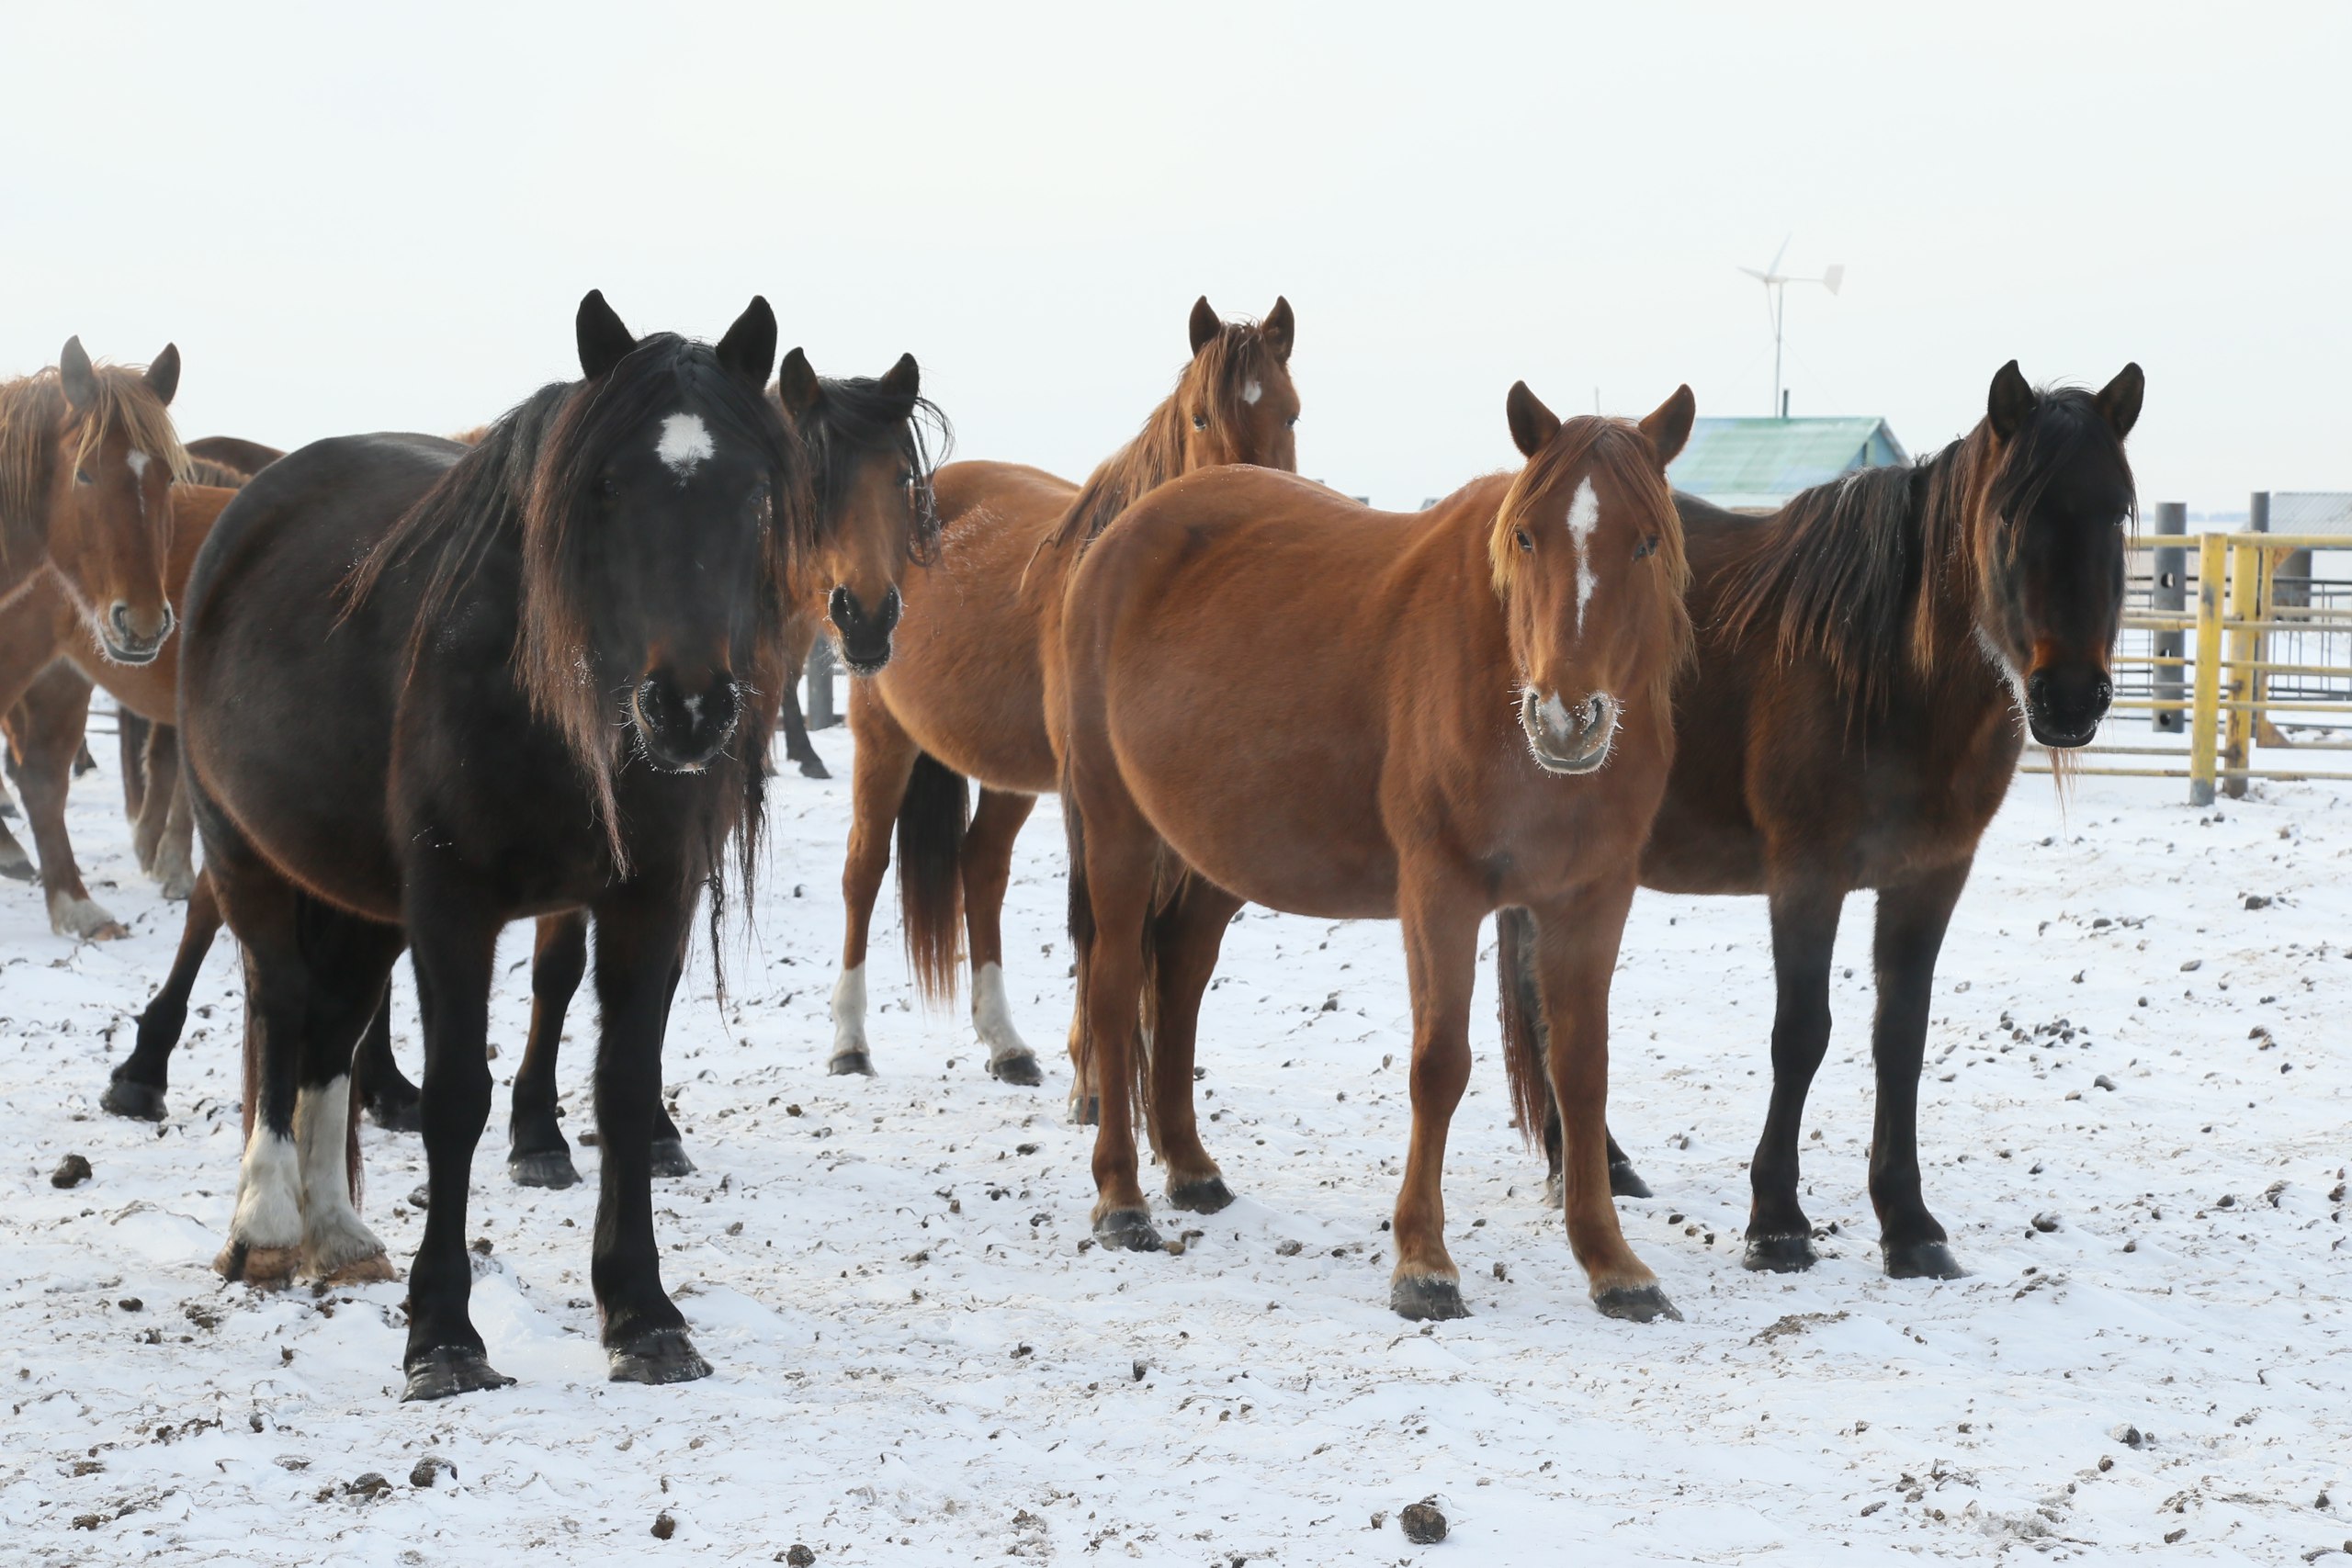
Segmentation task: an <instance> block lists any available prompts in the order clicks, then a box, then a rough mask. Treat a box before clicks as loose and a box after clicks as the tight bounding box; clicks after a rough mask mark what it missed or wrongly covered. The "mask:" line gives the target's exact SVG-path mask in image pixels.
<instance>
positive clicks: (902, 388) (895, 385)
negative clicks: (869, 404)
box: [882, 354, 922, 408]
mask: <svg viewBox="0 0 2352 1568" xmlns="http://www.w3.org/2000/svg"><path fill="white" fill-rule="evenodd" d="M882 390H883V391H884V392H885V393H887V394H888V395H889V397H890V398H891V399H892V400H894V401H898V402H902V403H905V404H906V405H907V406H908V407H909V408H912V407H913V406H914V401H915V400H916V399H917V398H919V397H922V366H920V365H917V364H916V363H915V356H914V355H911V354H902V355H899V362H898V363H897V364H896V365H893V366H892V367H890V368H889V369H888V370H886V371H884V372H883V373H882Z"/></svg>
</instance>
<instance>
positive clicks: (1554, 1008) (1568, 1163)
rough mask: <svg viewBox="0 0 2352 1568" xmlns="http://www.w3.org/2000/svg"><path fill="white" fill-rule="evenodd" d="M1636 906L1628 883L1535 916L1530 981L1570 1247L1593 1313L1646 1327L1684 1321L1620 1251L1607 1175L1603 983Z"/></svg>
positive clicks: (1645, 1272)
mask: <svg viewBox="0 0 2352 1568" xmlns="http://www.w3.org/2000/svg"><path fill="white" fill-rule="evenodd" d="M1633 902H1634V884H1633V881H1632V879H1631V878H1630V877H1629V878H1627V880H1625V881H1624V882H1623V884H1622V885H1619V886H1606V885H1602V884H1596V885H1594V886H1592V887H1591V888H1589V890H1588V891H1587V892H1585V893H1584V894H1583V895H1581V896H1580V897H1576V898H1572V899H1564V900H1561V901H1560V902H1558V903H1556V904H1554V905H1551V906H1549V907H1547V908H1543V909H1540V910H1538V911H1536V931H1535V936H1536V983H1537V987H1538V989H1539V991H1540V992H1541V994H1542V998H1543V1005H1544V1032H1545V1034H1546V1036H1547V1037H1548V1038H1549V1040H1550V1042H1551V1048H1550V1050H1549V1051H1548V1052H1547V1053H1546V1064H1545V1065H1546V1066H1548V1067H1549V1069H1550V1072H1551V1079H1552V1099H1553V1102H1554V1103H1555V1105H1557V1106H1558V1107H1559V1110H1560V1113H1561V1122H1562V1127H1563V1129H1564V1134H1565V1135H1564V1137H1563V1139H1562V1144H1563V1148H1562V1158H1561V1169H1562V1172H1563V1174H1564V1175H1565V1177H1566V1181H1565V1183H1564V1187H1565V1190H1564V1191H1563V1193H1562V1203H1563V1207H1564V1209H1565V1211H1566V1215H1567V1223H1568V1245H1569V1247H1571V1248H1573V1249H1574V1250H1575V1252H1576V1256H1577V1262H1578V1263H1580V1264H1582V1265H1583V1266H1584V1270H1585V1275H1586V1277H1587V1278H1588V1279H1589V1280H1590V1281H1591V1285H1592V1301H1593V1304H1594V1305H1595V1306H1597V1307H1599V1308H1600V1310H1601V1312H1602V1313H1603V1314H1606V1315H1608V1316H1610V1317H1622V1318H1625V1319H1628V1320H1630V1321H1632V1322H1634V1323H1647V1322H1648V1321H1650V1320H1651V1319H1652V1318H1655V1317H1660V1316H1664V1317H1671V1318H1677V1319H1679V1318H1680V1317H1681V1315H1682V1314H1680V1313H1679V1312H1677V1311H1676V1310H1675V1308H1674V1303H1672V1302H1670V1301H1668V1299H1667V1296H1666V1292H1665V1291H1664V1290H1663V1289H1662V1288H1660V1286H1659V1285H1658V1282H1657V1275H1656V1274H1653V1273H1652V1272H1650V1269H1649V1267H1648V1265H1646V1264H1645V1263H1644V1262H1643V1261H1642V1260H1641V1258H1638V1257H1637V1256H1635V1255H1634V1249H1633V1248H1632V1247H1628V1246H1627V1245H1626V1244H1625V1235H1624V1232H1623V1230H1622V1229H1620V1228H1619V1226H1618V1224H1617V1204H1616V1201H1615V1199H1614V1196H1613V1194H1612V1192H1611V1182H1610V1177H1609V1129H1608V1123H1607V1118H1608V1112H1609V982H1610V976H1611V974H1612V972H1613V971H1614V970H1615V969H1616V967H1617V949H1618V944H1619V942H1620V941H1621V939H1622V938H1623V933H1624V929H1625V912H1626V910H1627V909H1629V908H1632V906H1633Z"/></svg>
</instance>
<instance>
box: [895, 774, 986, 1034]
mask: <svg viewBox="0 0 2352 1568" xmlns="http://www.w3.org/2000/svg"><path fill="white" fill-rule="evenodd" d="M971 820H972V808H971V796H970V792H969V791H968V790H967V788H966V787H965V783H964V775H963V774H961V773H956V772H955V771H954V770H953V769H951V768H949V767H948V766H947V764H946V763H944V762H943V761H940V760H939V759H938V758H936V757H933V756H931V755H930V754H928V753H925V754H922V755H920V756H918V757H916V759H915V767H914V772H913V773H911V774H910V775H909V776H908V779H907V793H906V795H905V796H904V798H902V799H901V800H900V801H899V910H900V912H901V914H902V916H903V918H904V920H905V924H906V932H907V960H908V962H909V963H910V964H913V965H914V971H915V983H916V984H917V985H918V986H920V987H922V994H923V996H924V998H926V999H928V1000H931V1001H934V1002H947V1001H953V1000H955V998H956V975H957V972H958V971H959V970H960V969H961V968H962V966H963V962H964V830H965V829H966V828H967V827H968V826H970V824H971Z"/></svg>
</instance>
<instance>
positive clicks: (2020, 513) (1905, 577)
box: [1716, 387, 2138, 711]
mask: <svg viewBox="0 0 2352 1568" xmlns="http://www.w3.org/2000/svg"><path fill="white" fill-rule="evenodd" d="M1993 450H1994V438H1993V434H1992V430H1991V426H1990V425H1989V424H1987V423H1983V422H1980V423H1978V424H1977V426H1976V428H1975V429H1973V430H1972V431H1970V432H1969V433H1968V434H1966V435H1964V436H1962V437H1961V438H1960V439H1959V440H1957V441H1954V442H1952V443H1951V445H1950V446H1946V447H1945V448H1944V449H1943V450H1942V451H1940V452H1938V453H1936V454H1935V455H1934V456H1933V457H1923V458H1921V459H1919V460H1918V461H1917V462H1916V463H1912V464H1894V465H1891V466H1889V467H1886V468H1864V469H1860V470H1858V471H1857V472H1854V473H1850V474H1847V475H1845V476H1843V477H1842V478H1840V479H1834V480H1832V481H1831V482H1829V483H1828V484H1826V485H1817V486H1815V488H1814V489H1812V490H1809V491H1804V492H1803V493H1802V494H1800V495H1798V496H1797V497H1796V498H1795V499H1793V500H1792V501H1791V502H1789V503H1788V504H1787V505H1786V506H1783V507H1782V508H1781V510H1780V511H1779V512H1778V513H1775V514H1774V515H1773V516H1771V517H1770V518H1769V519H1766V520H1764V521H1762V522H1760V523H1758V524H1757V525H1756V526H1755V529H1754V537H1753V539H1752V541H1750V542H1747V553H1746V555H1745V557H1744V558H1742V559H1740V560H1739V561H1737V562H1736V564H1735V565H1734V566H1733V567H1732V568H1731V570H1730V572H1729V574H1728V581H1727V582H1726V585H1725V588H1724V593H1723V597H1722V599H1721V601H1720V604H1719V613H1718V620H1717V623H1716V629H1717V631H1718V632H1719V633H1720V635H1723V636H1724V637H1728V638H1730V639H1732V640H1735V641H1736V640H1738V639H1740V638H1743V637H1747V636H1749V635H1750V634H1752V633H1754V632H1757V631H1759V630H1761V629H1763V628H1765V627H1767V626H1770V627H1772V628H1773V629H1774V638H1773V640H1774V646H1775V649H1776V651H1777V654H1778V657H1779V658H1781V660H1784V661H1785V660H1795V659H1800V658H1805V657H1814V658H1818V659H1820V660H1823V661H1824V662H1825V663H1826V664H1827V665H1828V666H1829V667H1830V670H1831V671H1832V672H1833V674H1834V675H1835V676H1836V678H1837V681H1838V684H1839V686H1840V687H1842V688H1844V689H1845V690H1846V691H1847V692H1849V694H1852V695H1853V696H1854V697H1856V698H1857V699H1858V700H1859V701H1860V703H1861V705H1862V706H1863V708H1864V709H1865V711H1876V710H1878V709H1879V708H1881V707H1883V705H1884V704H1885V702H1886V701H1887V699H1888V698H1889V696H1890V695H1891V694H1892V691H1893V686H1894V682H1895V681H1896V680H1897V679H1899V678H1900V677H1901V676H1902V675H1903V674H1904V673H1905V671H1909V672H1912V673H1916V674H1918V675H1926V674H1928V673H1929V672H1930V671H1934V670H1935V669H1936V668H1937V666H1938V665H1939V664H1940V663H1941V662H1942V661H1943V660H1945V659H1946V658H1947V657H1949V656H1950V655H1951V654H1952V653H1953V652H1954V651H1955V650H1956V646H1955V645H1957V644H1959V643H1961V642H1962V641H1964V640H1966V638H1967V637H1968V636H1969V632H1970V628H1971V627H1972V626H1973V624H1974V609H1975V602H1976V592H1977V585H1978V583H1979V582H1980V581H1982V576H1981V572H1982V567H1983V566H1984V565H1985V564H1988V563H1989V561H1990V560H1991V558H1992V557H1991V556H1990V554H1989V553H1988V552H1992V551H2000V552H2004V553H2009V552H2014V551H2015V550H2016V548H2017V546H2018V530H2017V527H2016V526H2015V525H2016V524H2017V523H2018V521H2019V520H2021V519H2023V518H2024V517H2026V516H2028V515H2030V513H2032V510H2033V508H2034V506H2035V504H2036V503H2037V502H2039V501H2040V500H2041V495H2042V493H2043V492H2044V491H2047V490H2048V489H2049V487H2050V485H2051V484H2052V481H2053V480H2054V479H2056V478H2057V476H2058V475H2060V474H2061V473H2064V472H2066V471H2068V470H2069V469H2072V468H2078V467H2081V466H2085V465H2087V464H2091V463H2095V462H2098V461H2101V460H2105V461H2107V462H2109V463H2110V464H2111V465H2112V467H2113V468H2114V470H2115V473H2116V476H2117V478H2118V482H2119V483H2120V485H2121V487H2122V489H2123V491H2124V494H2125V496H2126V497H2127V501H2128V505H2129V507H2130V511H2131V515H2132V516H2134V517H2136V516H2137V507H2138V501H2137V497H2136V495H2134V494H2133V492H2132V489H2131V466H2130V465H2129V464H2128V463H2127V462H2125V460H2124V457H2123V446H2122V443H2121V442H2120V441H2119V440H2118V439H2117V438H2116V435H2115V433H2114V431H2113V429H2112V428H2111V427H2110V426H2109V424H2108V423H2107V421H2106V419H2105V418H2104V417H2103V416H2102V415H2101V414H2100V412H2099V411H2098V405H2097V402H2096V401H2095V400H2094V397H2093V395H2092V394H2091V393H2090V392H2087V391H2085V390H2083V389H2081V388H2077V387H2060V388H2051V389H2043V390H2041V392H2040V394H2039V395H2038V397H2037V399H2036V401H2035V407H2034V412H2033V413H2032V415H2031V417H2030V418H2029V419H2028V420H2027V422H2026V423H2025V426H2024V428H2023V429H2021V430H2020V431H2018V434H2017V437H2016V439H2015V440H2013V441H2011V442H2010V443H2009V444H2008V447H2007V452H2006V453H2005V454H2003V455H2002V457H2001V460H2000V463H1999V467H1998V468H1997V470H1994V471H1988V469H1990V468H1991V467H1992V465H1991V457H1992V455H1993ZM1955 605H1957V606H1958V607H1959V610H1960V614H1958V615H1952V614H1951V613H1949V612H1950V611H1951V608H1952V607H1953V606H1955Z"/></svg>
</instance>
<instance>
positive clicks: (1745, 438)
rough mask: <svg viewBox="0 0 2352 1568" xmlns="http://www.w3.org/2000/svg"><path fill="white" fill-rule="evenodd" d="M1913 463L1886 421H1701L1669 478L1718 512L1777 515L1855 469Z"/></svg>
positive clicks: (1866, 418)
mask: <svg viewBox="0 0 2352 1568" xmlns="http://www.w3.org/2000/svg"><path fill="white" fill-rule="evenodd" d="M1909 461H1910V457H1908V456H1907V455H1906V454H1905V452H1904V450H1903V444H1902V443H1901V442H1899V441H1897V440H1895V438H1894V431H1892V430H1889V429H1888V428H1887V425H1886V421H1884V420H1883V419H1876V418H1868V417H1863V418H1853V419H1702V420H1699V421H1697V422H1696V423H1693V425H1692V426H1691V440H1690V442H1689V444H1688V445H1686V446H1684V447H1683V448H1682V455H1681V456H1680V457H1677V458H1675V460H1674V464H1673V466H1672V467H1671V468H1668V469H1667V470H1666V477H1667V480H1668V482H1669V483H1670V484H1672V485H1673V486H1674V488H1675V489H1677V490H1679V491H1688V492H1690V493H1691V494H1692V495H1696V496H1702V497H1704V498H1705V499H1706V500H1708V501H1711V502H1714V503H1715V504H1716V505H1717V506H1740V507H1762V508H1766V509H1770V508H1774V507H1778V506H1780V505H1781V504H1782V503H1784V502H1787V501H1788V499H1789V498H1790V497H1791V496H1792V495H1794V494H1796V493H1797V492H1798V491H1802V490H1810V489H1812V488H1813V487H1814V486H1815V485H1818V484H1827V483H1828V482H1829V481H1830V480H1831V479H1836V478H1837V477H1838V475H1840V474H1843V473H1848V472H1850V471H1851V470H1853V469H1855V468H1883V467H1884V466H1885V465H1887V464H1889V463H1907V462H1909Z"/></svg>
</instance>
